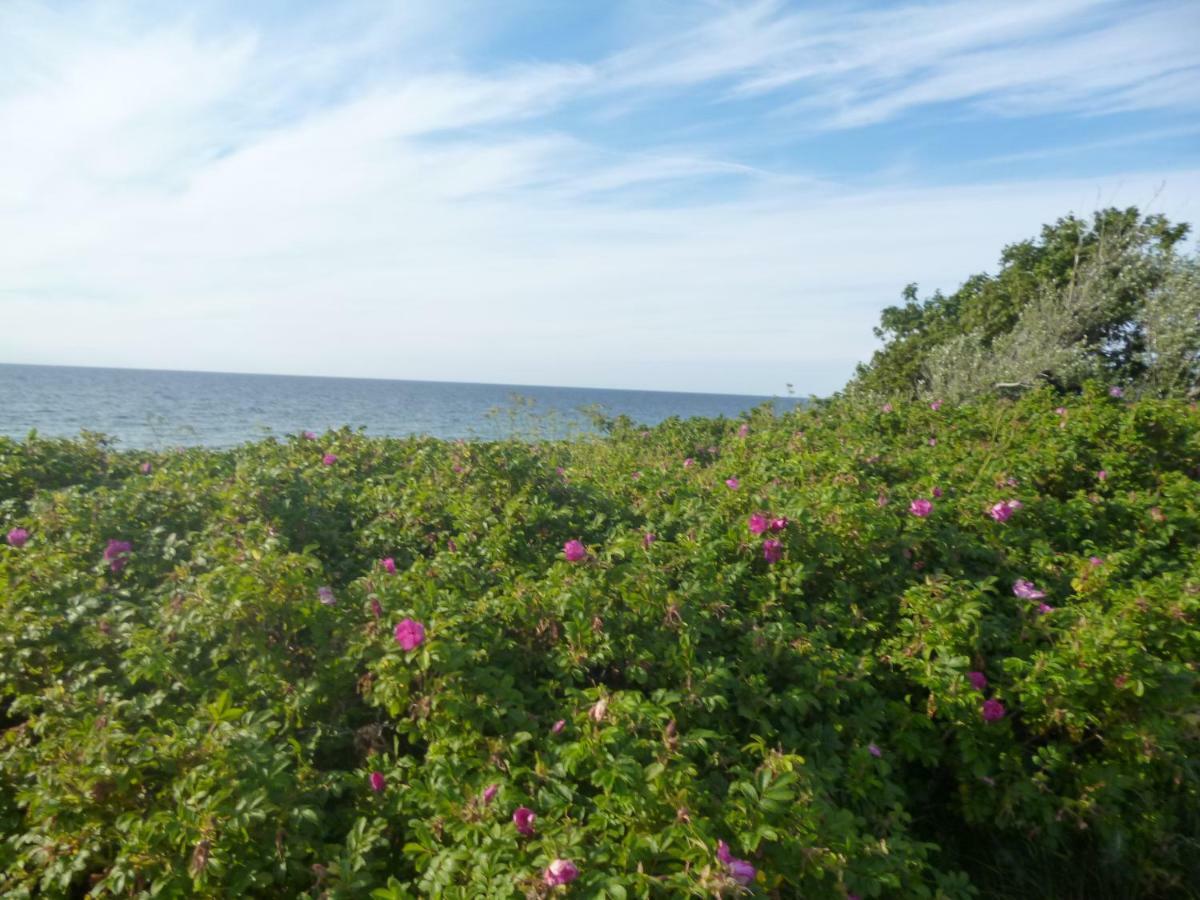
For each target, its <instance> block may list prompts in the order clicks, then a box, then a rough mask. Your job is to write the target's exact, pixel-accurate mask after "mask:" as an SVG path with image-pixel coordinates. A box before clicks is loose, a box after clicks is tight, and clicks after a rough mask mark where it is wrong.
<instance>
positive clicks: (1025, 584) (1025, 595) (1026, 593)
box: [1012, 578, 1046, 600]
mask: <svg viewBox="0 0 1200 900" xmlns="http://www.w3.org/2000/svg"><path fill="white" fill-rule="evenodd" d="M1012 590H1013V593H1014V594H1016V595H1017V596H1018V597H1020V598H1021V599H1022V600H1041V599H1042V598H1043V597H1045V596H1046V592H1045V591H1039V590H1038V589H1037V588H1036V587H1034V586H1033V582H1032V581H1027V580H1026V579H1024V578H1018V579H1017V580H1016V581H1015V582H1013V588H1012Z"/></svg>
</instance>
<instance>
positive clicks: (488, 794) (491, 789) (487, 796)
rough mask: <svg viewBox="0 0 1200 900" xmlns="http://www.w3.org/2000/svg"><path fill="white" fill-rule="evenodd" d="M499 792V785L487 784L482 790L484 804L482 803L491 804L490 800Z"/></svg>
mask: <svg viewBox="0 0 1200 900" xmlns="http://www.w3.org/2000/svg"><path fill="white" fill-rule="evenodd" d="M499 790H500V785H498V784H489V785H488V786H487V787H485V788H484V789H483V802H484V803H491V802H492V800H493V799H494V798H495V796H496V793H497V792H498V791H499Z"/></svg>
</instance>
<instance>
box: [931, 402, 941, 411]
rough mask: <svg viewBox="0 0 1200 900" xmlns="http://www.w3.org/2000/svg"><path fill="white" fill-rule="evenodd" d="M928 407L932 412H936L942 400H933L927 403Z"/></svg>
mask: <svg viewBox="0 0 1200 900" xmlns="http://www.w3.org/2000/svg"><path fill="white" fill-rule="evenodd" d="M929 408H930V409H932V410H933V411H934V412H937V411H938V410H939V409H941V408H942V401H941V400H934V401H933V402H932V403H930V404H929Z"/></svg>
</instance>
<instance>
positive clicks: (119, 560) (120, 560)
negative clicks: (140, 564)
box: [104, 540, 133, 572]
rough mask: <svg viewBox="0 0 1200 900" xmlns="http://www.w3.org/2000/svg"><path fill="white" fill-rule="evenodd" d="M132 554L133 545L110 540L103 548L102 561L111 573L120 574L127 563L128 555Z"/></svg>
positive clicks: (127, 542)
mask: <svg viewBox="0 0 1200 900" xmlns="http://www.w3.org/2000/svg"><path fill="white" fill-rule="evenodd" d="M132 552H133V545H132V544H131V543H129V541H116V540H110V541H109V542H108V546H107V547H105V548H104V561H105V562H106V563H108V567H109V569H111V570H112V571H113V572H120V571H121V570H122V569H123V568H125V565H126V564H127V563H128V562H129V554H130V553H132Z"/></svg>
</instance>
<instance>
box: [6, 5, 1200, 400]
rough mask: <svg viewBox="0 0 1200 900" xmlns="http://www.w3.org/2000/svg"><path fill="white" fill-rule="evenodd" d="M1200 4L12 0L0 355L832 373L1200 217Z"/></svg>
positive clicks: (629, 377) (611, 372) (515, 377)
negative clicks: (899, 321) (1013, 258)
mask: <svg viewBox="0 0 1200 900" xmlns="http://www.w3.org/2000/svg"><path fill="white" fill-rule="evenodd" d="M1197 46H1200V6H1198V5H1197V4H1196V3H1195V2H1194V0H1184V2H1176V0H1164V2H1155V0H1146V2H1128V3H1123V2H1103V0H1053V2H1025V0H1013V2H1005V3H997V4H982V3H977V2H961V0H960V2H921V3H899V4H828V3H786V2H782V0H778V2H775V0H759V2H747V3H737V2H689V3H682V2H679V3H668V2H644V0H629V2H624V3H622V2H598V0H597V2H582V0H581V2H570V3H565V2H547V0H536V2H535V0H517V2H508V3H503V4H484V3H479V2H464V0H436V2H435V0H411V2H407V3H404V4H394V3H366V2H353V0H352V2H343V3H336V4H334V3H319V2H311V0H309V2H294V0H289V2H283V0H272V2H258V3H253V4H247V3H243V2H233V0H226V2H217V3H208V4H187V5H183V4H178V5H176V4H164V3H160V2H142V3H132V2H130V3H116V2H104V0H100V2H88V3H78V4H73V3H28V2H24V0H6V2H5V3H4V4H3V5H0V60H3V62H0V317H2V318H0V321H3V322H4V323H5V327H4V328H3V329H0V361H7V362H31V363H63V364H77V365H118V366H139V367H154V368H184V369H211V370H225V371H244V372H285V373H303V374H323V375H358V376H368V377H395V378H419V379H438V380H461V381H489V382H503V383H518V384H564V385H582V386H601V387H630V388H659V389H675V390H697V391H722V392H732V393H765V394H770V393H779V392H782V390H783V389H784V385H785V384H788V383H791V384H794V385H795V386H796V388H797V389H798V390H799V391H800V392H802V393H807V392H814V393H826V392H829V391H831V390H835V389H836V388H837V387H839V386H840V385H841V384H842V383H843V382H844V381H845V379H846V378H847V377H848V375H849V374H850V372H851V371H852V369H853V366H854V363H855V362H856V361H858V360H860V359H863V358H865V357H866V356H868V355H869V354H870V352H871V350H872V349H873V348H874V346H875V342H874V339H873V337H872V336H871V326H872V325H873V324H874V323H875V321H876V319H877V316H878V313H879V310H880V309H881V308H882V307H883V306H885V305H887V304H889V303H892V302H894V301H895V299H896V298H897V297H898V295H899V292H900V290H901V288H902V287H903V285H904V284H906V283H908V282H910V281H917V282H919V283H920V285H921V286H922V289H923V290H924V291H932V290H933V289H935V288H941V289H953V288H954V287H955V286H957V285H958V284H959V283H960V282H961V281H962V280H963V279H964V278H966V277H967V276H968V275H970V274H972V273H973V272H977V271H980V270H985V269H991V268H992V267H994V265H995V260H996V258H997V256H998V254H999V251H1000V248H1001V246H1002V245H1003V244H1005V243H1007V242H1010V241H1014V240H1019V239H1022V238H1024V237H1027V236H1030V235H1033V234H1035V233H1036V232H1037V230H1038V229H1039V227H1040V225H1041V224H1042V223H1043V222H1046V221H1050V220H1052V219H1054V218H1056V217H1057V216H1060V215H1063V214H1066V213H1068V212H1076V213H1087V212H1088V211H1089V210H1091V209H1094V208H1096V207H1097V206H1105V205H1120V206H1124V205H1131V204H1133V205H1139V206H1142V207H1143V208H1146V209H1152V210H1155V211H1160V212H1164V213H1166V214H1167V215H1169V216H1171V217H1172V218H1175V219H1182V220H1184V221H1191V222H1197V221H1200V115H1198V113H1200V54H1197V53H1196V50H1195V48H1196V47H1197Z"/></svg>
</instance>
